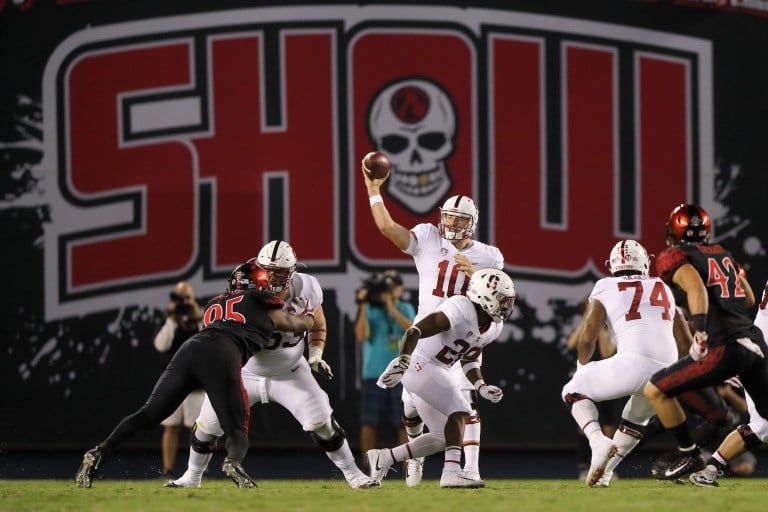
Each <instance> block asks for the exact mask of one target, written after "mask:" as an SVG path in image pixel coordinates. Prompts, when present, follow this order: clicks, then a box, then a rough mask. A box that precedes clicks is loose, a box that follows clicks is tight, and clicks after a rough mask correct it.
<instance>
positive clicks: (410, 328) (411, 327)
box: [408, 325, 421, 338]
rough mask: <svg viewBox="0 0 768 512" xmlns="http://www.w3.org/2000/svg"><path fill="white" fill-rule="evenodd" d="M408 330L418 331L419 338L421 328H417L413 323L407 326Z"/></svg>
mask: <svg viewBox="0 0 768 512" xmlns="http://www.w3.org/2000/svg"><path fill="white" fill-rule="evenodd" d="M408 330H409V331H418V333H419V338H421V329H419V328H418V327H416V326H415V325H412V326H410V327H409V328H408Z"/></svg>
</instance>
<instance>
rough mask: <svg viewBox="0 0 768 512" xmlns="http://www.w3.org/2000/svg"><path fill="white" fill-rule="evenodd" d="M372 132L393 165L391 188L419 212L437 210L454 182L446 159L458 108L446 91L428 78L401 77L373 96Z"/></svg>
mask: <svg viewBox="0 0 768 512" xmlns="http://www.w3.org/2000/svg"><path fill="white" fill-rule="evenodd" d="M368 131H369V133H370V136H371V140H372V141H373V144H374V146H375V147H376V149H378V150H379V151H383V152H385V153H386V154H387V156H389V161H390V163H391V165H392V170H391V175H390V178H389V180H388V181H387V192H389V194H390V195H391V196H392V197H393V198H394V199H395V200H396V201H397V202H399V203H400V205H401V206H403V207H404V208H406V209H408V210H409V211H411V212H413V213H415V214H418V215H425V214H429V213H432V212H434V211H435V209H436V208H437V207H438V205H439V204H440V202H441V200H442V199H443V198H444V197H445V196H446V195H447V194H448V191H449V190H450V189H451V185H452V183H453V181H452V180H451V176H450V174H449V173H448V167H447V163H446V161H447V159H448V157H449V156H450V155H451V153H453V150H454V136H455V133H456V112H455V108H454V106H453V103H452V102H451V99H450V98H449V97H448V94H447V93H446V92H445V91H444V90H443V89H441V88H440V86H438V85H437V84H434V83H432V82H429V81H428V80H424V79H404V80H397V81H396V82H394V83H392V84H389V85H387V86H386V87H385V88H384V89H383V90H382V91H381V92H380V93H379V94H378V95H377V96H376V97H375V98H374V100H373V102H372V104H371V107H370V114H369V115H368Z"/></svg>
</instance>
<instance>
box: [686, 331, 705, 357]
mask: <svg viewBox="0 0 768 512" xmlns="http://www.w3.org/2000/svg"><path fill="white" fill-rule="evenodd" d="M707 338H709V335H708V334H707V333H706V332H704V331H696V332H695V333H694V334H693V343H691V348H690V349H688V354H690V356H691V359H693V360H694V361H701V360H702V359H704V358H705V357H707V352H708V349H707Z"/></svg>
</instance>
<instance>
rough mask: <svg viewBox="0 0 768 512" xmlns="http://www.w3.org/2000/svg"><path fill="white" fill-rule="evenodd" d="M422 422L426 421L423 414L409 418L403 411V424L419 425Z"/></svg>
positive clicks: (407, 425)
mask: <svg viewBox="0 0 768 512" xmlns="http://www.w3.org/2000/svg"><path fill="white" fill-rule="evenodd" d="M422 423H424V420H422V419H421V416H419V415H418V414H417V415H416V416H414V417H413V418H409V417H408V416H406V415H405V413H403V426H405V427H418V426H419V425H420V424H422Z"/></svg>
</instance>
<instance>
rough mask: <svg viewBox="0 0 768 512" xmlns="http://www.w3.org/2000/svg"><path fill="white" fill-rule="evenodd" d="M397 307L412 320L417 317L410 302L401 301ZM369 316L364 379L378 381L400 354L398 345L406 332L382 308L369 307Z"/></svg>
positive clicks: (364, 346)
mask: <svg viewBox="0 0 768 512" xmlns="http://www.w3.org/2000/svg"><path fill="white" fill-rule="evenodd" d="M396 307H397V309H398V311H400V313H402V314H403V315H404V316H405V317H406V318H408V319H410V320H413V318H414V317H415V316H416V309H415V308H414V307H413V304H411V303H410V302H405V301H400V302H398V303H397V306H396ZM367 316H368V327H369V328H370V331H371V336H370V338H369V339H368V340H367V341H365V342H364V343H363V379H378V378H379V376H380V375H381V374H382V372H383V371H384V369H385V368H386V367H387V365H388V364H389V362H390V361H391V360H392V359H394V358H395V357H397V355H398V354H399V353H400V351H399V349H398V346H397V344H398V342H399V341H400V338H402V337H403V333H404V332H405V331H404V329H403V328H401V327H400V325H398V323H397V321H396V320H395V319H394V318H392V315H390V314H389V313H388V312H387V310H386V308H384V307H382V306H371V305H368V309H367Z"/></svg>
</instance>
